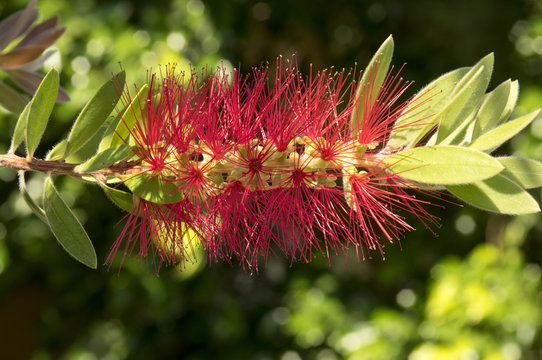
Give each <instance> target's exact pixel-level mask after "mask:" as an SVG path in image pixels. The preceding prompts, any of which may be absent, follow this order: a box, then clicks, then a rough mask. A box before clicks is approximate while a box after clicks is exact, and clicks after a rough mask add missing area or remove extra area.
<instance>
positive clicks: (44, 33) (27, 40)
mask: <svg viewBox="0 0 542 360" xmlns="http://www.w3.org/2000/svg"><path fill="white" fill-rule="evenodd" d="M49 20H54V18H51V19H49ZM49 20H47V21H49ZM47 21H45V22H43V23H42V24H40V25H38V26H36V27H35V28H33V29H32V31H30V32H29V33H28V34H27V35H26V36H25V37H24V38H23V39H22V40H21V42H20V43H18V44H17V46H15V47H14V48H13V49H14V50H16V49H24V48H26V47H32V46H39V47H44V48H47V47H49V46H51V45H52V44H54V43H55V41H56V40H57V39H58V38H59V37H60V36H61V35H62V34H63V33H64V31H66V28H65V27H58V26H52V27H51V26H50V25H49V24H47ZM43 25H49V26H47V27H46V26H43Z"/></svg>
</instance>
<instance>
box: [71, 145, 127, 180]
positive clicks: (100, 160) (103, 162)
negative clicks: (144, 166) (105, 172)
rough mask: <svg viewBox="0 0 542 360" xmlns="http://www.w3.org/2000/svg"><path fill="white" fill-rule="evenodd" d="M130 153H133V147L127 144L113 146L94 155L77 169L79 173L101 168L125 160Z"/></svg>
mask: <svg viewBox="0 0 542 360" xmlns="http://www.w3.org/2000/svg"><path fill="white" fill-rule="evenodd" d="M130 154H132V148H131V147H130V146H128V145H126V144H121V145H118V146H113V147H110V148H109V149H106V150H104V151H102V152H100V153H98V154H96V155H94V156H93V157H91V158H90V159H88V160H87V161H85V162H84V163H83V164H81V165H79V166H77V167H76V168H75V170H76V171H77V172H79V173H89V172H93V171H96V170H100V169H103V168H106V167H108V166H110V165H112V164H114V163H116V162H118V161H122V160H125V159H126V158H127V157H128V156H129V155H130Z"/></svg>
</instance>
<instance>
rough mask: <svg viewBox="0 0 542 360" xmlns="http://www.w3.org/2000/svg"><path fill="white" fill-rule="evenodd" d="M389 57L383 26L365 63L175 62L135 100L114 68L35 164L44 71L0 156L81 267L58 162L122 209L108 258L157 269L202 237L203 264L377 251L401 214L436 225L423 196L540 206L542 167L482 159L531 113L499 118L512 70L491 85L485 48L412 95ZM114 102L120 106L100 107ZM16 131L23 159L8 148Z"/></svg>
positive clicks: (499, 207)
mask: <svg viewBox="0 0 542 360" xmlns="http://www.w3.org/2000/svg"><path fill="white" fill-rule="evenodd" d="M392 53H393V40H392V38H391V37H390V38H388V39H387V40H386V41H385V42H384V43H383V45H382V46H381V47H380V49H379V50H378V51H377V53H376V54H375V56H374V57H373V59H372V60H371V62H370V63H369V65H368V66H367V68H366V69H365V71H364V72H363V73H362V75H357V73H356V72H355V71H351V72H349V73H345V72H344V71H342V72H335V71H334V70H323V71H318V72H316V71H314V70H312V69H311V72H310V73H309V74H301V73H300V71H299V70H298V69H297V67H296V65H295V58H293V59H291V60H290V61H285V60H281V59H279V60H278V61H277V64H276V65H275V66H271V67H270V68H269V67H267V66H264V67H261V68H256V69H253V70H252V71H251V73H250V75H246V76H245V75H242V74H241V73H240V71H238V70H233V72H231V73H228V72H227V71H226V70H224V69H222V68H218V69H217V70H216V71H214V72H205V71H203V72H202V73H196V72H194V73H190V74H188V73H177V72H176V71H175V68H174V67H173V66H170V67H167V68H165V69H163V70H162V71H161V72H160V73H159V75H151V76H149V79H148V83H147V84H146V85H144V86H142V87H140V88H139V89H138V91H137V92H136V94H133V95H132V96H130V95H129V94H128V92H125V91H124V85H125V84H124V73H122V72H121V73H119V74H118V75H116V76H115V77H114V78H113V80H112V81H110V82H108V83H106V84H105V85H104V86H103V87H102V88H101V89H100V90H99V91H98V92H97V93H96V95H95V96H94V97H93V98H92V99H91V100H90V101H89V103H88V104H87V105H86V106H85V108H84V109H83V110H82V111H81V113H80V115H79V117H78V118H77V119H76V121H75V123H74V125H73V127H72V129H71V131H70V133H69V134H68V136H67V138H66V139H65V140H63V141H61V142H60V143H59V144H58V145H57V146H55V147H54V148H53V149H52V150H51V151H50V152H49V154H48V156H47V158H46V159H45V160H40V159H35V158H34V157H33V155H34V151H35V150H36V148H37V146H38V144H39V141H40V138H41V135H42V133H43V131H44V129H45V125H46V124H47V121H48V118H49V116H50V114H51V110H52V107H53V105H54V100H55V98H56V95H57V90H58V74H57V72H56V71H55V70H54V69H52V70H51V71H50V72H49V73H48V74H47V76H46V77H45V78H44V80H43V82H42V83H41V85H40V87H39V89H38V91H37V92H36V94H35V96H34V97H33V99H32V101H31V102H30V103H29V104H28V105H27V106H26V108H25V110H24V111H23V112H22V114H21V116H20V117H19V120H18V123H17V125H16V128H15V132H14V136H13V140H12V144H11V148H10V150H9V152H8V153H7V154H5V155H2V156H1V157H0V163H1V164H2V165H3V166H9V167H12V168H15V169H17V170H19V174H20V176H19V181H20V189H21V192H22V195H23V197H24V198H25V200H26V201H27V202H28V204H29V205H30V207H31V208H32V210H33V211H34V212H35V213H36V215H38V216H39V217H40V218H41V219H42V220H43V221H44V222H46V223H47V224H49V226H50V228H51V230H52V232H53V233H54V234H55V236H56V238H57V239H58V241H59V242H60V243H61V244H62V246H63V247H64V248H65V249H66V250H67V251H68V252H69V253H70V254H71V255H72V256H73V257H75V258H76V259H77V260H79V261H81V262H82V263H84V264H86V265H88V266H90V267H96V264H97V259H96V255H95V252H94V249H93V246H92V243H91V241H90V239H89V238H88V236H87V235H86V233H85V231H84V230H83V227H82V226H81V225H80V223H79V222H78V221H77V219H76V217H75V216H74V215H73V214H72V212H71V211H70V209H69V208H68V206H67V205H66V204H65V202H64V201H63V200H62V199H61V198H60V195H59V193H58V192H57V190H56V189H55V187H54V185H53V177H54V176H55V175H57V174H65V175H69V176H72V177H74V178H76V179H78V180H83V181H87V182H89V183H92V184H95V185H98V186H101V187H102V188H103V189H104V191H105V193H106V194H107V195H108V196H109V197H110V198H111V200H112V201H113V202H114V203H116V204H117V205H119V206H120V207H121V208H123V209H125V210H127V211H128V214H127V215H126V217H125V221H124V223H123V224H124V225H121V227H120V229H121V231H120V235H119V237H118V238H117V240H116V241H115V242H114V244H112V252H111V255H110V257H109V258H108V261H109V262H110V261H112V260H113V258H114V257H115V256H117V255H118V256H122V257H123V258H124V256H125V255H126V254H130V253H136V254H139V256H141V257H142V258H146V259H150V260H154V261H153V263H154V264H155V266H156V268H159V266H160V265H162V264H165V265H174V264H178V263H179V262H182V261H185V260H186V259H191V258H193V256H194V253H195V251H199V250H198V249H199V248H202V249H203V250H204V251H205V253H206V255H207V259H208V260H209V261H221V260H222V261H227V262H239V263H240V264H242V266H243V267H246V268H248V269H257V268H258V265H261V264H262V261H263V263H265V259H266V258H267V257H269V256H286V257H287V258H288V259H290V260H291V261H295V260H302V261H310V260H311V259H312V258H313V257H314V256H315V254H317V253H323V254H324V255H325V256H330V255H331V254H336V253H344V252H347V251H349V250H351V249H353V250H355V251H356V253H357V254H358V257H359V258H360V259H361V258H365V257H367V256H371V254H372V253H377V254H382V255H383V254H384V252H383V244H384V243H386V242H394V241H398V240H400V239H401V238H402V237H404V234H405V233H406V232H408V231H411V230H413V229H414V226H416V224H410V223H407V222H406V220H405V215H406V214H413V215H415V216H416V217H417V218H418V219H419V224H418V225H421V226H426V227H428V228H430V229H432V231H434V230H436V229H437V228H438V224H439V223H438V219H437V218H436V217H435V216H433V215H432V214H431V210H432V209H431V208H432V207H433V206H435V205H436V206H442V204H446V203H448V204H449V203H451V204H453V203H461V202H465V203H468V204H471V205H473V206H475V207H478V208H481V209H484V210H487V211H492V212H497V213H503V214H524V213H532V212H537V211H539V206H538V203H537V202H536V201H535V200H534V199H533V198H532V197H531V195H529V193H528V192H527V191H526V190H525V189H529V188H533V187H538V186H542V164H541V163H539V162H536V161H534V160H530V159H525V158H519V157H514V156H506V157H497V158H496V157H493V156H491V155H490V153H491V152H492V151H493V150H495V149H496V148H497V147H499V146H500V145H501V144H503V143H504V142H505V141H507V140H508V139H510V138H511V137H513V136H514V135H516V134H517V133H518V132H519V131H521V130H522V129H523V128H525V127H526V126H527V125H529V123H531V122H532V121H533V120H534V119H535V118H536V117H537V116H538V115H539V111H535V112H532V113H529V114H526V115H523V116H521V117H518V118H515V119H512V120H510V119H509V118H510V116H511V114H512V111H513V109H514V106H515V103H516V100H517V96H518V83H517V82H516V81H505V82H504V83H502V84H500V85H499V86H497V87H496V88H495V89H494V90H492V91H490V92H486V91H487V87H488V84H489V81H490V77H491V73H492V68H493V56H492V55H488V56H486V57H484V58H483V59H482V60H480V61H479V62H478V63H476V64H475V65H474V66H472V67H464V68H460V69H457V70H454V71H452V72H449V73H447V74H445V75H443V76H441V77H440V78H438V79H436V80H435V81H433V82H431V83H430V84H429V85H427V86H426V87H425V88H423V89H421V90H419V91H418V93H417V94H416V95H414V96H410V97H408V96H407V95H405V92H406V90H407V88H409V87H410V85H411V83H409V82H405V81H404V80H403V79H402V78H400V75H399V74H400V70H397V69H394V68H393V67H392V66H390V63H391V57H392ZM271 74H272V75H271ZM119 99H122V100H121V101H119ZM114 108H116V109H117V111H116V112H114V111H113V110H114ZM111 112H114V113H118V116H117V117H116V118H108V116H109V115H110V113H111ZM96 136H100V137H101V141H97V142H96V144H97V145H96V146H94V147H93V148H92V149H91V150H92V153H90V154H89V155H88V156H86V157H87V160H86V161H84V162H82V163H74V162H73V161H71V160H70V159H71V158H73V154H74V153H76V152H78V153H79V155H80V154H81V152H82V151H81V150H80V149H81V148H85V149H86V150H85V151H84V152H83V153H89V151H88V148H89V144H88V143H87V141H88V140H89V139H90V138H92V137H96ZM99 140H100V139H99ZM23 141H24V142H25V143H26V157H24V158H23V157H19V156H17V155H16V154H15V152H16V150H17V148H18V147H19V145H20V144H21V143H22V142H23ZM98 143H99V144H98ZM93 154H94V155H93ZM92 155H93V156H92ZM79 157H80V156H79ZM31 170H37V171H42V172H45V173H47V174H48V176H46V179H45V185H44V186H45V188H44V193H43V199H42V200H41V201H38V202H36V201H35V200H34V199H32V198H31V197H30V196H29V194H28V193H27V191H26V186H25V176H24V173H25V172H26V171H31ZM449 194H452V195H454V196H455V197H456V198H457V199H456V200H454V197H452V196H450V195H449ZM441 199H442V200H441ZM433 204H434V205H433ZM119 252H120V253H121V254H118V253H119Z"/></svg>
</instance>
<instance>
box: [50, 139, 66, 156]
mask: <svg viewBox="0 0 542 360" xmlns="http://www.w3.org/2000/svg"><path fill="white" fill-rule="evenodd" d="M66 143H67V141H66V140H62V141H61V142H59V143H58V144H56V145H55V146H54V147H53V148H52V149H51V151H49V153H48V154H47V156H46V157H45V159H46V160H51V161H56V160H61V159H63V158H64V153H65V152H66Z"/></svg>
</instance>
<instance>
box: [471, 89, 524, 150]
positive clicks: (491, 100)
mask: <svg viewBox="0 0 542 360" xmlns="http://www.w3.org/2000/svg"><path fill="white" fill-rule="evenodd" d="M518 91H519V85H518V82H517V81H510V80H507V81H505V82H503V83H502V84H500V85H499V86H497V87H496V88H495V89H494V90H493V91H492V92H490V93H488V94H486V96H485V98H484V101H483V102H482V105H481V106H480V110H479V111H478V114H477V115H476V119H475V126H474V132H473V134H472V138H473V139H476V138H478V137H479V136H480V135H481V134H483V133H485V132H487V131H489V130H492V129H493V128H494V127H495V126H497V125H499V124H501V123H502V122H504V121H506V120H508V117H509V116H510V114H511V113H512V110H514V107H515V106H516V101H517V98H518Z"/></svg>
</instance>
